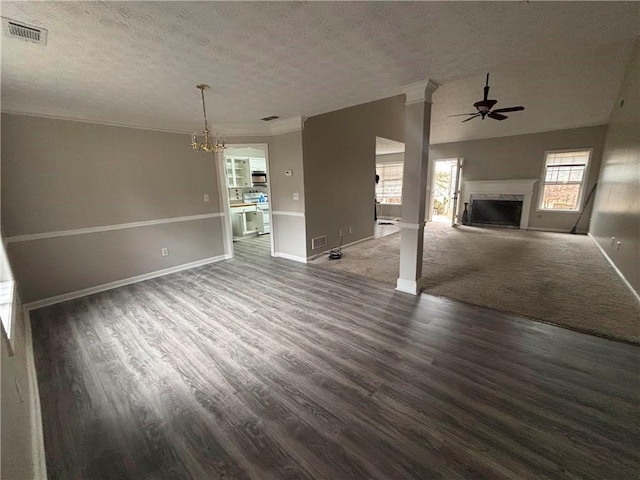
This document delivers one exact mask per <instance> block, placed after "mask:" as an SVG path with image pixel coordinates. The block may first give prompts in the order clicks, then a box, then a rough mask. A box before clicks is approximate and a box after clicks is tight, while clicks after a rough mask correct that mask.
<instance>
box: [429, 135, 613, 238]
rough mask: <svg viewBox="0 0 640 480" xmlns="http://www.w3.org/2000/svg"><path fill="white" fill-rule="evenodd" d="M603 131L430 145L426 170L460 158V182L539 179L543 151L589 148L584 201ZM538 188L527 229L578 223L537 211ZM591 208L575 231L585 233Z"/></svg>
mask: <svg viewBox="0 0 640 480" xmlns="http://www.w3.org/2000/svg"><path fill="white" fill-rule="evenodd" d="M606 129H607V127H606V125H601V126H597V127H585V128H576V129H570V130H556V131H553V132H543V133H533V134H529V135H515V136H512V137H499V138H488V139H483V140H471V141H466V142H455V143H441V144H436V145H431V147H430V149H429V160H430V170H432V168H433V162H434V161H435V160H437V159H440V158H456V157H464V168H463V171H462V181H463V182H464V181H471V180H512V179H525V178H537V179H541V176H542V168H543V165H544V160H545V152H546V151H548V150H567V149H574V148H575V149H582V148H593V153H592V156H591V162H590V165H589V167H588V178H587V183H586V187H585V188H586V190H585V194H584V196H583V197H582V201H583V202H584V201H585V200H586V198H587V195H588V193H589V191H591V188H592V187H593V185H594V184H595V183H596V179H597V177H598V171H599V169H600V162H601V159H602V150H603V147H604V138H605V133H606ZM430 178H431V174H430ZM539 186H540V184H539V182H538V183H536V185H535V188H534V191H533V201H532V202H531V203H532V205H531V210H530V213H529V228H531V229H540V230H549V231H558V232H567V233H568V232H569V231H570V230H571V228H572V227H573V225H574V224H575V222H576V220H578V217H579V215H580V213H579V212H545V211H538V208H537V207H538V194H539ZM592 206H593V201H592V202H590V204H589V205H588V206H587V208H586V209H585V212H584V214H583V216H582V219H581V220H580V223H579V224H578V231H582V232H586V231H587V229H588V226H589V217H590V215H591V209H592Z"/></svg>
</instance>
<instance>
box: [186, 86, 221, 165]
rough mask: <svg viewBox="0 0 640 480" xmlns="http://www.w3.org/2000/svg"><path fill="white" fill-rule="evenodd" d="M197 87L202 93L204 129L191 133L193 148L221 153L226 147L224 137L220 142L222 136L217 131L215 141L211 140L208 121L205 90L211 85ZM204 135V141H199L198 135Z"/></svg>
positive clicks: (197, 150)
mask: <svg viewBox="0 0 640 480" xmlns="http://www.w3.org/2000/svg"><path fill="white" fill-rule="evenodd" d="M196 88H198V89H200V93H201V95H202V112H203V113H204V130H203V131H201V132H193V133H192V134H191V148H193V149H194V150H195V151H196V152H199V151H200V150H203V151H205V152H212V153H220V152H222V151H223V150H224V149H225V148H227V147H225V145H224V137H222V143H221V142H220V137H219V136H218V134H217V133H216V138H215V141H214V142H213V143H211V142H209V122H208V121H207V108H206V107H205V105H204V91H205V90H207V89H208V88H209V85H205V84H202V85H196ZM199 136H202V137H204V138H203V141H202V142H199V141H198V137H199Z"/></svg>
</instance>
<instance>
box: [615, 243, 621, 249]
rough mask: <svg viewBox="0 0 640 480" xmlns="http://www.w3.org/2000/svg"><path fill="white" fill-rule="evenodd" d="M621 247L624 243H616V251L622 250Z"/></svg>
mask: <svg viewBox="0 0 640 480" xmlns="http://www.w3.org/2000/svg"><path fill="white" fill-rule="evenodd" d="M621 246H622V242H616V250H620V247H621Z"/></svg>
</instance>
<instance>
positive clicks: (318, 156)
mask: <svg viewBox="0 0 640 480" xmlns="http://www.w3.org/2000/svg"><path fill="white" fill-rule="evenodd" d="M404 102H405V96H404V95H398V96H395V97H391V98H386V99H383V100H378V101H376V102H371V103H366V104H363V105H357V106H355V107H350V108H345V109H343V110H338V111H335V112H330V113H325V114H322V115H317V116H315V117H311V118H308V119H307V121H306V122H305V124H304V131H303V152H304V170H305V172H304V173H305V182H304V187H305V207H306V231H307V245H306V252H307V256H312V255H314V254H317V253H320V252H322V251H324V250H326V249H327V248H328V247H336V246H338V243H339V241H340V239H339V231H340V230H342V233H343V236H344V238H343V244H348V243H351V242H355V241H357V240H360V239H363V238H367V237H370V236H372V235H373V224H374V220H373V218H374V208H375V204H374V198H375V158H376V136H378V137H385V138H389V139H391V140H396V141H398V142H404V121H405V120H404V116H405V105H404ZM350 227H351V229H352V233H349V228H350ZM321 235H327V238H328V245H327V246H326V247H321V248H320V249H318V250H313V249H312V248H311V239H312V238H314V237H318V236H321Z"/></svg>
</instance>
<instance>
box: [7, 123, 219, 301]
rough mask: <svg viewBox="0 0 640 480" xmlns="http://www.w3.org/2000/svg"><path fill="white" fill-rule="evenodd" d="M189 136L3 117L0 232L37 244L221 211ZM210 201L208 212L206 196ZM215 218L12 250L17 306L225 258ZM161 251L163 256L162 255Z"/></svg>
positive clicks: (206, 159)
mask: <svg viewBox="0 0 640 480" xmlns="http://www.w3.org/2000/svg"><path fill="white" fill-rule="evenodd" d="M189 140H190V139H189V138H188V136H187V135H181V134H174V133H165V132H156V131H149V130H140V129H132V128H121V127H112V126H105V125H95V124H88V123H81V122H71V121H63V120H52V119H45V118H38V117H29V116H20V115H11V114H3V115H2V226H3V229H4V233H5V235H6V236H7V237H8V238H9V240H11V237H15V236H18V235H29V234H40V233H50V232H58V231H64V230H73V229H82V228H90V227H103V226H113V225H117V224H123V223H130V222H141V221H149V220H158V219H167V218H175V217H184V216H192V215H202V214H212V213H218V212H219V211H220V206H219V200H218V199H219V195H218V188H217V185H218V184H217V174H216V168H215V163H214V162H215V160H214V157H213V155H210V154H205V153H195V152H193V151H192V150H191V149H190V148H189ZM205 193H208V194H209V198H210V202H204V200H203V195H204V194H205ZM220 221H221V220H220V218H208V219H204V220H192V221H185V222H179V223H170V224H161V225H153V226H145V227H138V228H128V229H124V230H109V231H103V232H97V233H85V234H82V235H72V236H56V237H54V238H46V239H38V240H30V241H18V242H12V243H10V244H9V248H8V254H9V259H10V261H11V264H12V268H13V273H14V275H15V278H16V280H17V283H18V288H19V292H20V296H21V298H22V300H23V302H25V303H28V302H32V301H35V300H40V299H44V298H49V297H52V296H55V295H60V294H64V293H69V292H73V291H77V290H81V289H84V288H89V287H93V286H97V285H102V284H104V283H108V282H112V281H116V280H121V279H124V278H128V277H131V276H136V275H142V274H146V273H149V272H153V271H157V270H162V269H165V268H169V267H175V266H178V265H181V264H184V263H189V262H194V261H198V260H203V259H206V258H210V257H215V256H218V255H221V254H223V253H224V251H223V245H222V235H221V224H220ZM162 247H167V248H168V249H169V256H168V257H162V256H161V253H160V249H161V248H162Z"/></svg>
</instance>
